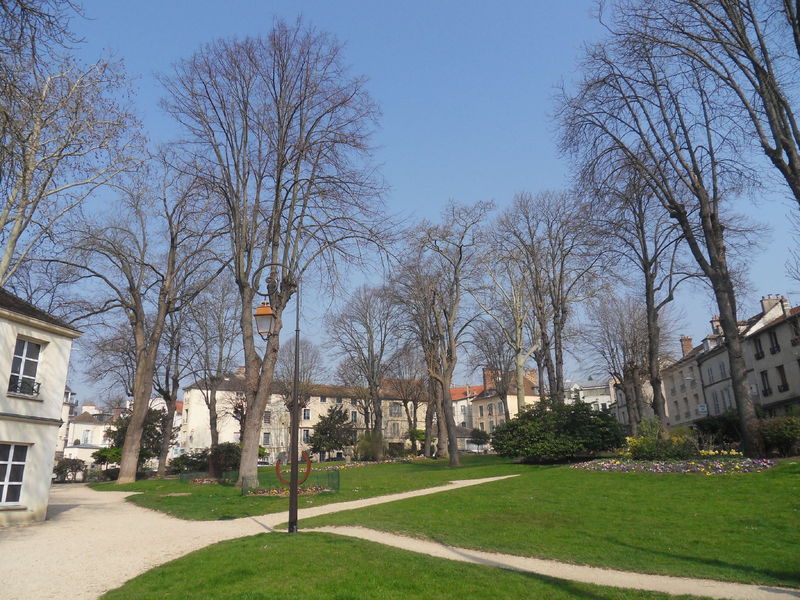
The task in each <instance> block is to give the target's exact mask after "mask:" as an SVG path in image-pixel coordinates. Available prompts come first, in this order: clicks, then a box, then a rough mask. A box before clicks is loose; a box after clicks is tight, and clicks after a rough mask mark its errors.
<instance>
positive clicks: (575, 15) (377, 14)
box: [73, 0, 800, 393]
mask: <svg viewBox="0 0 800 600" xmlns="http://www.w3.org/2000/svg"><path fill="white" fill-rule="evenodd" d="M84 5H85V13H86V16H87V17H88V19H86V20H82V21H76V22H75V23H74V29H75V30H76V31H77V33H78V34H79V35H80V36H82V37H83V38H84V39H85V44H84V45H83V46H82V47H81V49H80V52H81V54H82V56H83V57H84V58H85V59H86V60H94V59H96V58H97V57H98V56H100V55H103V54H106V55H108V54H111V55H112V56H115V57H117V58H121V59H123V60H124V62H125V65H126V68H127V71H128V73H129V75H130V76H131V77H132V78H133V80H134V88H135V91H136V98H135V106H136V109H137V111H138V113H139V115H140V116H141V118H142V121H143V123H144V126H145V131H146V133H147V135H148V136H149V137H150V138H151V139H152V140H154V141H164V140H167V139H169V137H170V136H171V135H173V134H174V133H175V129H174V125H173V124H172V123H171V122H170V120H169V119H168V118H167V117H165V116H164V115H163V114H162V113H161V111H160V109H159V107H158V100H159V98H160V97H161V89H160V87H159V86H158V84H157V82H156V80H155V75H156V74H157V73H161V72H168V71H169V69H170V66H171V64H172V63H174V62H175V61H176V60H178V59H180V58H183V57H187V56H189V55H190V54H191V53H193V52H194V51H196V50H197V49H198V48H199V47H200V46H201V45H202V44H204V43H206V42H208V41H211V40H213V39H215V38H218V37H231V36H240V37H241V36H245V35H260V34H265V33H266V32H268V31H269V29H270V28H271V26H272V23H273V19H274V18H275V17H280V18H283V19H286V20H290V21H293V20H294V19H295V18H296V17H297V16H299V15H302V16H303V18H304V20H305V21H306V22H309V23H311V24H313V25H314V26H316V27H317V28H318V29H320V30H323V31H327V32H329V33H332V34H333V35H335V36H336V37H337V38H338V39H339V40H340V41H341V42H343V43H344V44H345V46H346V51H345V58H346V60H347V62H348V63H349V64H350V66H351V71H352V73H354V74H361V75H365V76H366V77H367V78H368V79H369V83H368V86H367V87H368V89H369V91H370V93H371V94H372V96H373V97H374V99H375V100H376V101H377V103H378V104H379V105H380V107H381V110H382V113H383V116H382V118H381V127H380V129H379V131H378V132H377V134H376V136H375V140H374V141H375V144H376V145H377V146H378V148H377V151H376V158H377V161H378V162H379V163H380V164H382V165H383V168H382V172H383V174H384V177H385V178H386V180H387V182H388V184H389V186H390V190H389V192H388V194H387V197H386V200H387V204H388V207H389V209H390V211H392V212H398V213H404V214H411V215H414V216H416V217H424V218H431V219H435V218H436V217H437V215H438V213H439V211H440V210H441V209H442V208H443V206H444V204H445V203H446V202H447V200H448V199H450V198H452V199H455V200H458V201H460V202H466V203H470V202H475V201H478V200H494V201H495V202H496V203H497V204H498V206H500V207H502V206H504V205H507V204H508V203H510V201H511V198H512V197H513V195H514V194H515V193H516V192H518V191H520V190H531V191H536V190H541V189H550V188H560V187H564V186H566V185H568V183H569V172H568V165H567V164H566V161H565V160H564V159H563V158H561V157H560V156H559V155H558V151H557V148H556V143H555V127H554V124H553V121H552V119H551V117H550V115H552V113H553V112H554V103H553V97H554V95H555V92H556V88H557V86H558V85H559V83H560V82H561V81H562V80H563V81H565V82H567V84H569V82H570V81H571V80H572V79H573V78H574V77H575V76H576V73H577V66H576V65H577V59H578V57H579V55H580V50H581V47H582V45H583V44H584V43H586V42H591V41H595V40H598V39H600V38H601V37H602V36H603V29H602V27H601V26H600V24H599V23H598V22H597V21H596V20H595V19H593V17H592V12H593V7H594V2H593V1H591V0H569V1H566V2H545V1H544V0H525V1H523V0H507V1H503V2H475V1H465V0H461V1H458V2H455V1H428V2H421V1H418V2H388V1H370V2H368V1H361V2H357V1H353V0H338V1H330V0H328V1H313V2H312V1H299V2H289V1H287V0H284V1H276V0H269V1H262V2H256V1H250V2H245V1H225V2H220V1H216V2H212V1H204V0H203V1H201V0H192V1H188V0H180V1H177V0H175V1H169V0H161V1H153V0H139V1H136V2H112V1H108V0H92V1H86V2H85V4H84ZM787 197H788V195H787V194H786V193H785V192H784V191H783V190H780V189H779V190H778V192H777V193H773V194H770V196H769V197H768V198H767V199H765V200H764V201H763V202H761V204H760V205H759V206H758V207H757V208H754V209H752V208H747V209H746V211H747V212H749V213H750V214H753V215H755V216H757V218H759V219H760V220H761V221H762V222H766V223H768V224H770V225H771V226H772V227H773V232H772V233H771V234H769V235H768V236H766V237H765V239H764V240H763V241H764V243H765V247H767V248H770V249H772V252H771V253H766V252H763V253H761V254H760V255H758V256H757V257H755V259H754V261H753V263H752V266H751V273H750V279H751V281H752V293H751V294H750V295H748V296H747V297H745V298H744V302H743V306H742V312H743V314H750V313H752V312H754V311H755V310H756V308H757V298H759V297H760V296H761V295H762V294H767V293H787V292H790V291H797V292H800V284H798V283H791V282H789V281H787V279H786V277H785V276H784V274H783V262H784V256H785V251H786V248H787V246H788V244H789V237H788V234H787V230H788V225H787V222H786V219H785V215H786V214H787V212H788V211H789V210H796V209H794V208H793V207H791V205H790V203H789V202H788V201H786V200H785V198H787ZM791 299H792V300H793V301H794V303H795V304H797V303H800V293H798V294H793V295H792V296H791ZM305 304H306V306H309V309H308V311H307V312H308V313H309V314H308V317H309V318H312V319H313V318H314V316H315V313H314V309H313V307H311V306H310V305H313V304H314V302H310V303H309V302H308V301H306V303H305ZM679 307H680V308H681V311H682V312H683V313H684V318H683V321H684V325H685V326H684V327H683V328H682V330H685V332H686V333H688V334H690V335H693V336H694V337H695V339H699V338H700V337H702V335H704V334H705V333H706V332H707V331H708V319H709V317H710V314H711V312H713V305H712V302H711V300H710V298H709V297H708V296H707V295H706V294H704V293H702V292H696V293H689V292H686V293H684V294H682V296H681V298H680V299H679ZM316 316H317V317H318V314H316ZM317 327H318V319H317V325H314V324H312V325H311V326H310V329H311V331H314V330H315V329H316V328H317ZM76 358H78V361H79V356H78V357H76ZM76 366H78V368H80V367H79V365H76ZM572 375H574V376H578V375H581V373H579V372H576V373H572ZM475 380H476V381H477V378H475ZM75 383H76V385H73V387H74V388H76V391H78V392H79V393H80V392H81V383H80V382H79V381H76V382H75Z"/></svg>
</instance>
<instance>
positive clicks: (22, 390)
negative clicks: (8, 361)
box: [8, 375, 42, 398]
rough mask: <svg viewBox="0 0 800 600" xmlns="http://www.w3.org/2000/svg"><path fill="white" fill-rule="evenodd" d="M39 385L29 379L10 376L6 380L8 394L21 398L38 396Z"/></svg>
mask: <svg viewBox="0 0 800 600" xmlns="http://www.w3.org/2000/svg"><path fill="white" fill-rule="evenodd" d="M41 385H42V384H41V383H39V382H38V381H34V380H33V379H30V378H29V377H19V376H18V375H12V376H11V378H10V379H9V380H8V393H9V394H19V395H21V396H32V397H34V398H35V397H36V396H38V395H39V387H40V386H41Z"/></svg>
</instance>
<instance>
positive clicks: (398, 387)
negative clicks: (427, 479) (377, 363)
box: [383, 347, 430, 454]
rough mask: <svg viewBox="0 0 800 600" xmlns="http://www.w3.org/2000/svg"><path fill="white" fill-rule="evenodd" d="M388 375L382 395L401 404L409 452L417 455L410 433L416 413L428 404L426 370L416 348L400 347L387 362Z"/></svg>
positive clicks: (412, 436)
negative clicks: (390, 397) (407, 435)
mask: <svg viewBox="0 0 800 600" xmlns="http://www.w3.org/2000/svg"><path fill="white" fill-rule="evenodd" d="M389 364H390V367H389V375H390V377H391V379H385V380H384V383H383V388H384V390H383V391H384V393H388V394H390V395H391V396H392V397H393V398H397V399H398V400H400V401H401V402H402V403H403V409H404V410H405V413H406V421H407V422H408V431H409V440H410V441H411V451H412V452H413V453H414V454H417V438H416V436H415V435H414V434H413V433H412V432H414V431H416V430H417V429H418V423H417V412H418V410H419V407H420V406H421V405H422V404H425V403H427V402H429V399H428V390H429V389H430V386H429V385H428V382H427V369H426V368H425V361H424V359H423V358H422V355H421V353H420V352H419V350H418V349H417V348H408V347H401V348H399V349H398V350H397V351H396V353H395V356H394V357H393V358H392V359H391V360H390V361H389Z"/></svg>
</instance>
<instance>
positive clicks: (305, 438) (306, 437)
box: [303, 429, 311, 444]
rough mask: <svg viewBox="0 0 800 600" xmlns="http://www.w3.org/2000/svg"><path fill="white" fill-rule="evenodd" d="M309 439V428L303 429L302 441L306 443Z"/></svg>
mask: <svg viewBox="0 0 800 600" xmlns="http://www.w3.org/2000/svg"><path fill="white" fill-rule="evenodd" d="M310 439H311V430H310V429H303V442H304V443H306V444H307V443H308V441H309V440H310Z"/></svg>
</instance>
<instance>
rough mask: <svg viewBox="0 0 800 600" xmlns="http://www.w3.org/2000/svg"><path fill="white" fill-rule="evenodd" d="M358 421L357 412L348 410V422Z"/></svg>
mask: <svg viewBox="0 0 800 600" xmlns="http://www.w3.org/2000/svg"><path fill="white" fill-rule="evenodd" d="M357 421H358V413H357V412H356V411H354V410H351V411H350V422H351V423H356V422H357Z"/></svg>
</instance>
